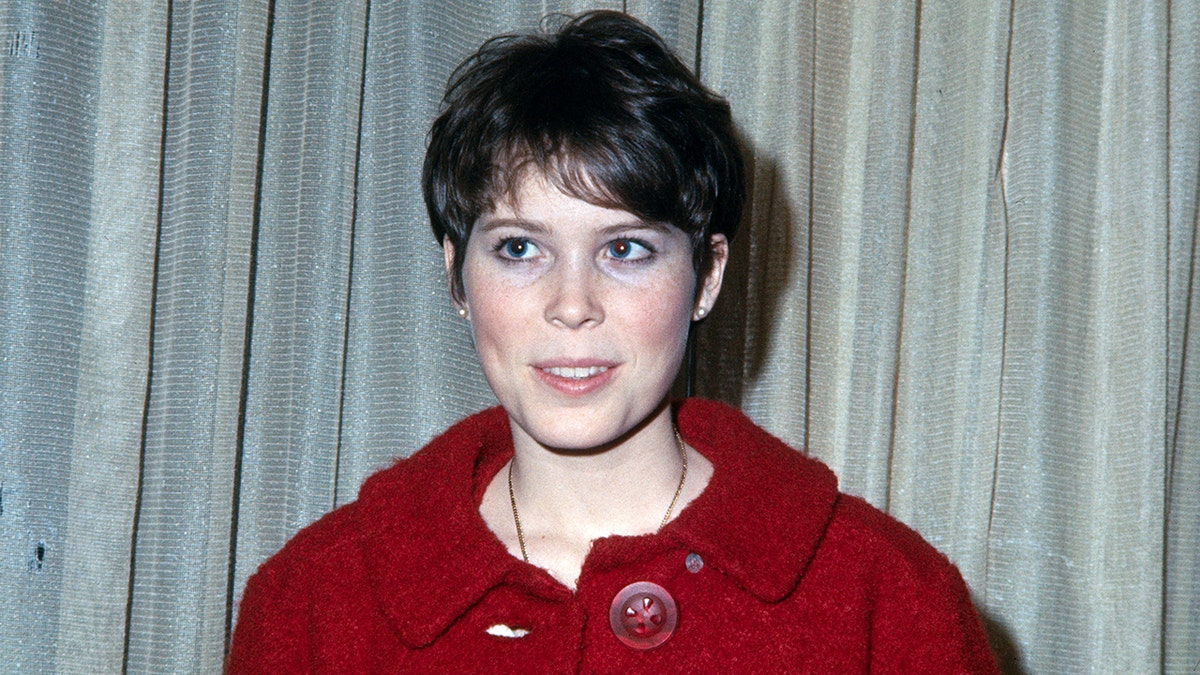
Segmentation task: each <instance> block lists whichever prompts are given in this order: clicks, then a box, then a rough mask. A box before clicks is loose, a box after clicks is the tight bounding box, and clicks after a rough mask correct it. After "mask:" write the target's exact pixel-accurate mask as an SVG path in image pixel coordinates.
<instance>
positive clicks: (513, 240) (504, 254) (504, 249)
mask: <svg viewBox="0 0 1200 675" xmlns="http://www.w3.org/2000/svg"><path fill="white" fill-rule="evenodd" d="M620 243H625V244H629V245H631V246H632V247H639V248H641V249H643V250H645V251H646V253H645V254H644V255H642V256H641V257H637V258H627V257H626V258H622V257H619V256H617V255H613V251H612V249H613V247H614V246H616V245H617V244H620ZM514 245H519V246H524V247H532V248H533V249H534V250H535V251H536V250H537V249H538V246H537V244H535V243H533V242H532V241H530V240H529V239H527V238H525V237H504V238H503V239H501V240H500V241H498V242H496V244H495V245H494V246H492V252H493V253H494V254H496V255H497V256H498V257H499V258H500V259H501V260H505V261H508V262H518V261H521V260H524V259H525V255H524V254H525V253H526V252H527V250H528V249H527V248H526V249H525V250H522V251H521V252H520V253H519V254H516V255H514V254H513V253H512V252H511V251H510V250H509V248H510V247H512V246H514ZM604 249H605V252H606V253H607V254H609V255H610V256H611V257H612V259H613V260H616V261H618V262H623V263H644V262H647V261H649V260H650V259H652V258H654V257H655V255H656V254H657V253H658V249H656V248H655V247H654V246H652V245H651V244H650V243H649V242H647V241H645V240H642V239H635V238H633V237H618V238H616V239H613V240H612V241H610V242H608V243H607V244H605V246H604ZM631 253H632V251H631Z"/></svg>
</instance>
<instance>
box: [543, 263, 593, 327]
mask: <svg viewBox="0 0 1200 675" xmlns="http://www.w3.org/2000/svg"><path fill="white" fill-rule="evenodd" d="M597 274H598V272H597V271H596V270H594V269H592V267H591V266H590V265H588V264H586V263H578V262H576V263H572V264H566V265H563V266H561V267H560V268H559V269H558V270H557V274H554V275H551V278H550V279H547V280H546V281H547V282H548V286H549V293H548V296H549V297H548V299H547V302H546V321H548V322H550V323H551V324H553V325H555V326H561V327H564V328H584V327H587V326H592V325H599V324H601V323H603V322H604V303H603V302H602V301H601V298H600V293H601V291H602V289H601V288H600V286H601V285H602V282H601V280H600V279H598V278H597Z"/></svg>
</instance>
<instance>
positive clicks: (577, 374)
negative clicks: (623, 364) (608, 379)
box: [542, 366, 608, 380]
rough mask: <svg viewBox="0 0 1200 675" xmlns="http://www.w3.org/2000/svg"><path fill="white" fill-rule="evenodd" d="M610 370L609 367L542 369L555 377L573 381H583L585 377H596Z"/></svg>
mask: <svg viewBox="0 0 1200 675" xmlns="http://www.w3.org/2000/svg"><path fill="white" fill-rule="evenodd" d="M606 370H608V366H592V367H590V368H562V367H557V366H556V367H554V368H542V372H544V373H549V374H550V375H553V376H555V377H566V378H570V379H572V380H582V379H583V378H585V377H594V376H596V375H599V374H600V373H603V372H604V371H606Z"/></svg>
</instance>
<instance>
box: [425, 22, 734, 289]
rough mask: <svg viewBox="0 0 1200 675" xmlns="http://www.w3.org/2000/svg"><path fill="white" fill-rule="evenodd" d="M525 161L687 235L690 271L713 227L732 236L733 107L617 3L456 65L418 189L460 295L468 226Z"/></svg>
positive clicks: (560, 182) (559, 182) (592, 197)
mask: <svg viewBox="0 0 1200 675" xmlns="http://www.w3.org/2000/svg"><path fill="white" fill-rule="evenodd" d="M530 169H533V170H536V172H538V173H540V174H541V175H543V176H545V178H546V179H547V180H548V181H549V182H550V183H552V184H553V185H555V186H556V187H557V188H558V189H560V190H562V191H563V192H564V193H565V194H568V195H570V196H572V197H575V198H577V199H582V200H583V201H586V202H589V203H591V204H594V205H597V206H604V207H608V208H618V209H622V210H625V211H629V212H630V213H632V214H634V215H635V216H637V217H638V218H641V219H643V220H646V221H648V222H659V223H666V224H670V225H673V226H675V227H677V228H679V229H681V230H683V231H684V232H686V233H688V234H689V235H690V238H691V242H692V258H693V267H694V270H695V272H696V274H697V279H699V275H701V274H702V273H704V272H705V271H707V270H708V265H709V263H710V246H709V241H710V237H711V236H712V235H713V234H718V233H719V234H724V235H725V236H726V237H727V238H728V239H730V240H732V239H733V235H734V232H735V231H736V230H737V225H738V219H739V218H740V216H741V211H742V202H743V200H744V194H745V188H744V181H745V179H744V168H743V162H742V155H741V151H740V148H739V146H738V142H737V138H736V136H735V133H734V129H733V120H732V116H731V115H730V111H729V104H728V103H726V102H725V100H724V99H723V98H721V97H720V96H718V95H717V94H714V93H713V92H711V91H709V90H708V89H706V88H705V87H704V85H702V84H700V81H699V80H698V79H697V78H696V77H695V76H694V75H692V73H691V71H689V70H688V68H687V67H686V66H685V65H683V63H682V62H681V61H680V60H679V59H678V58H677V57H676V56H675V55H674V54H673V53H672V52H671V50H670V48H669V47H667V45H666V43H664V42H663V40H662V38H660V37H659V36H658V35H657V34H656V33H655V32H654V31H653V30H651V29H650V28H649V27H647V26H646V25H645V24H643V23H641V22H640V21H638V20H637V19H634V18H632V17H630V16H627V15H625V14H621V13H619V12H610V11H595V12H588V13H586V14H582V15H579V16H577V17H575V18H573V19H570V20H569V21H566V22H565V23H563V24H562V25H561V27H560V28H558V29H557V30H555V31H553V32H548V31H545V30H543V32H540V33H535V34H530V35H509V36H502V37H497V38H493V39H491V40H489V41H487V42H486V43H484V45H483V46H482V47H480V49H479V51H478V52H476V53H475V54H474V55H472V56H471V57H470V58H468V59H467V60H466V61H464V62H463V64H462V65H460V66H459V67H458V69H457V70H455V71H454V74H453V75H452V76H451V78H450V82H449V85H448V86H447V88H446V95H445V98H444V99H443V101H442V112H441V114H440V115H439V116H438V118H437V119H436V120H435V121H434V123H433V127H432V128H431V129H430V132H429V148H428V151H427V152H426V154H425V165H424V167H423V170H422V175H421V187H422V190H423V192H424V196H425V206H426V208H427V209H428V211H429V219H430V223H431V225H432V227H433V234H434V236H435V237H437V239H438V241H439V242H440V243H441V244H442V245H443V246H444V245H445V242H446V240H447V239H449V241H450V242H451V243H452V244H454V260H453V270H452V278H451V289H452V292H453V294H454V296H455V298H456V299H461V297H462V266H463V260H464V256H465V254H466V248H467V246H466V244H467V240H468V239H469V238H470V236H471V228H472V227H473V226H474V224H475V222H476V221H477V220H478V219H479V218H480V217H481V216H483V215H484V214H486V213H487V212H488V211H490V210H491V209H492V208H493V207H494V206H495V205H496V204H498V203H500V202H501V201H502V200H506V199H514V198H515V196H516V194H517V191H518V190H519V188H520V182H521V180H522V178H523V177H524V176H526V175H527V173H526V172H527V171H528V170H530Z"/></svg>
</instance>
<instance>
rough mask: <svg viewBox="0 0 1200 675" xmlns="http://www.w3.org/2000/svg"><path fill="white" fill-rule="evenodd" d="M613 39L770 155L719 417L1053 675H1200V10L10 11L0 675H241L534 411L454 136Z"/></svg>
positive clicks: (251, 6)
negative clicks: (430, 131)
mask: <svg viewBox="0 0 1200 675" xmlns="http://www.w3.org/2000/svg"><path fill="white" fill-rule="evenodd" d="M593 7H604V8H609V9H623V10H626V11H629V12H630V13H632V14H634V15H636V16H639V17H640V18H642V19H644V20H646V21H647V22H648V23H649V24H650V25H652V26H653V27H654V28H655V29H656V30H658V31H659V32H660V33H661V34H662V35H663V36H664V37H665V38H666V39H667V40H668V41H669V42H671V43H672V44H673V45H675V46H676V48H677V50H678V52H679V53H680V55H681V56H682V57H683V58H684V60H685V61H687V62H689V63H691V64H694V66H695V67H696V68H697V69H698V71H699V72H700V74H701V77H702V79H704V80H705V82H707V83H708V84H709V86H711V87H712V88H714V89H715V90H717V91H719V92H721V93H723V94H724V95H726V96H727V97H728V98H729V100H730V103H731V104H732V106H733V108H734V114H735V117H736V119H737V121H738V124H739V127H740V129H741V132H742V134H743V137H744V139H745V144H746V148H747V154H748V159H749V167H750V175H751V194H750V199H749V202H748V206H747V212H746V216H745V218H744V220H743V229H742V231H741V233H739V236H738V239H737V240H736V241H735V244H734V254H733V260H732V261H731V268H730V270H729V273H728V275H727V280H726V285H725V290H724V293H723V295H722V298H721V300H720V301H719V303H718V306H717V308H716V310H715V311H714V313H713V316H712V317H711V318H710V319H708V320H706V322H705V323H704V325H702V326H701V327H700V329H699V331H698V334H697V351H696V354H697V358H696V363H695V365H694V369H693V384H694V387H695V389H696V391H697V392H698V393H699V394H701V395H704V396H708V397H714V398H720V399H723V400H726V401H729V402H731V403H734V404H736V405H739V406H740V407H742V408H743V409H744V410H746V411H747V412H748V413H749V414H750V415H751V416H752V417H753V418H754V419H756V420H757V421H758V422H759V423H760V424H762V425H763V426H765V427H766V428H768V429H769V430H771V431H772V432H774V433H776V434H777V435H779V436H781V437H782V438H784V439H785V440H787V441H789V442H791V443H793V444H795V445H796V446H797V447H806V448H807V449H808V452H810V453H811V454H813V455H814V456H817V457H819V458H821V459H823V460H824V461H825V462H827V463H828V464H829V465H830V466H831V467H832V468H833V469H834V470H835V471H836V472H837V473H838V475H839V477H840V479H841V484H842V488H843V489H844V490H846V491H848V492H851V493H854V494H859V495H862V496H864V497H866V498H867V499H868V500H870V501H871V502H872V503H874V504H876V505H878V506H880V507H881V508H884V509H886V510H888V511H889V512H891V513H892V514H894V515H896V516H897V517H899V518H900V519H902V520H904V521H905V522H907V523H908V524H910V525H912V526H913V527H915V528H916V529H917V530H918V531H920V532H921V533H922V534H923V535H924V536H925V537H926V538H927V539H929V540H930V541H931V542H932V543H933V544H934V545H935V546H937V547H938V548H939V549H941V550H942V551H944V552H945V553H947V555H949V556H950V558H951V559H952V560H954V561H955V562H956V563H957V564H958V565H959V567H960V569H961V570H962V571H963V574H964V576H965V577H966V579H967V581H968V584H969V585H970V587H971V589H972V592H973V594H974V599H975V601H976V605H977V606H978V607H979V609H980V611H981V612H982V613H983V615H984V617H985V620H986V621H987V623H988V624H989V629H990V631H991V633H992V636H993V638H994V643H995V648H996V650H997V653H998V654H1000V656H1001V657H1002V660H1003V662H1004V664H1005V667H1006V669H1007V670H1008V671H1009V672H1014V673H1041V672H1046V673H1058V672H1160V671H1161V672H1170V673H1189V672H1195V669H1196V668H1197V667H1198V665H1200V490H1198V489H1197V486H1200V366H1198V365H1197V354H1200V326H1198V327H1197V328H1196V330H1193V329H1192V328H1193V326H1194V325H1195V324H1196V323H1197V322H1198V321H1200V289H1195V288H1194V282H1193V280H1194V277H1195V272H1196V270H1197V251H1196V237H1195V233H1196V227H1197V220H1198V213H1200V201H1198V200H1200V190H1198V185H1200V5H1197V4H1196V3H1194V2H1191V1H1190V0H1188V1H1183V0H1174V1H1171V2H1151V1H1150V0H1125V1H1120V0H1107V1H1105V2H1094V3H1093V2H1087V3H1085V2H1073V1H1072V0H1041V1H1036V2H1035V1H1025V0H1015V1H1013V2H1008V1H1004V2H1000V1H993V2H978V3H952V2H918V1H917V0H911V1H908V2H886V1H884V0H873V1H866V2H858V1H855V2H848V1H845V0H842V1H840V2H832V1H828V0H805V1H803V2H801V1H799V0H791V1H786V0H763V1H760V2H742V1H737V0H676V1H667V0H662V1H657V0H640V1H635V0H629V1H627V2H620V1H616V2H606V3H597V2H518V1H515V0H508V1H504V0H492V1H490V2H486V1H485V2H480V1H478V0H473V1H471V2H466V1H465V0H453V1H446V0H439V1H438V2H421V1H418V0H411V1H408V2H382V1H380V0H375V1H374V2H371V1H370V0H338V1H337V2H315V1H312V0H195V1H193V2H179V1H176V2H165V1H161V0H160V1H158V2H145V3H126V2H92V3H69V7H68V5H66V4H63V3H58V2H48V1H46V0H0V158H2V161H0V340H2V342H0V654H3V657H2V658H0V671H2V672H13V673H18V672H20V673H28V672H63V673H69V672H80V673H93V672H119V671H122V670H125V671H128V672H138V673H142V672H145V673H157V672H217V671H219V670H220V667H221V663H222V659H223V656H224V649H225V644H226V640H227V636H228V632H229V629H230V626H231V624H232V622H233V620H234V618H235V608H236V602H237V598H238V596H239V594H240V591H241V588H242V586H243V585H244V583H245V579H246V578H247V577H248V576H249V575H250V574H251V573H252V572H253V571H254V569H255V568H256V567H257V565H258V564H259V563H260V562H261V561H262V560H264V559H265V558H266V557H267V556H268V555H270V554H271V553H272V552H273V551H275V550H276V549H278V547H279V546H281V545H282V544H283V542H284V541H286V540H287V538H288V537H289V536H291V535H292V534H293V533H294V532H295V531H296V530H297V529H299V528H300V527H302V526H304V525H305V524H307V523H309V522H311V521H312V520H314V519H315V518H317V517H319V516H320V515H321V514H322V513H324V512H326V511H328V510H329V509H331V508H333V507H334V506H336V505H338V504H342V503H345V502H347V501H350V500H352V499H353V498H354V496H355V493H356V491H357V489H358V486H359V484H360V483H361V482H362V480H363V479H364V478H365V477H366V476H367V475H369V474H370V473H372V472H373V471H375V470H377V469H378V468H381V467H382V466H385V465H386V464H387V463H388V462H389V461H390V460H391V459H393V458H395V457H398V456H404V455H407V454H410V453H411V452H413V451H415V450H416V449H418V448H419V447H420V446H421V445H423V444H424V442H425V441H427V440H428V439H429V438H430V437H432V436H433V435H434V434H436V433H438V432H439V431H441V430H442V429H444V428H445V427H446V426H448V425H449V424H450V423H451V422H453V421H454V420H456V419H458V418H460V417H461V416H463V415H465V414H468V413H470V412H473V411H475V410H477V409H479V408H481V407H484V406H487V405H491V404H492V403H493V399H492V398H491V395H490V393H489V391H488V390H487V387H486V384H485V383H484V382H483V379H482V376H481V374H480V372H479V369H478V365H477V363H476V361H475V357H474V353H473V351H472V347H471V344H470V337H469V334H468V331H467V327H466V326H465V324H464V323H463V322H462V321H461V320H460V319H458V317H457V316H456V315H455V314H454V312H453V311H452V309H451V307H450V305H449V302H448V299H447V294H446V290H445V280H444V276H443V273H442V271H441V265H442V263H441V252H440V249H439V248H438V246H437V244H436V242H434V241H433V238H432V236H431V235H430V232H429V229H428V224H427V221H426V217H425V214H424V208H423V205H422V202H421V198H420V193H419V187H418V175H419V171H420V164H421V158H422V155H423V151H424V139H425V132H426V129H427V128H428V125H429V122H430V121H431V120H432V117H433V116H434V114H435V113H436V110H437V107H438V100H439V99H440V96H441V92H442V88H443V86H444V83H445V81H446V79H447V77H448V76H449V74H450V71H451V70H452V69H453V67H454V66H455V65H457V63H458V62H459V61H461V60H462V58H464V57H465V56H466V55H467V54H469V53H470V52H471V51H473V50H474V48H475V47H477V46H478V44H479V43H480V42H482V41H483V40H484V39H486V38H487V37H489V36H492V35H495V34H497V33H501V32H510V31H515V30H526V29H529V28H531V27H534V26H536V25H537V24H538V22H539V21H540V20H541V17H543V16H544V15H545V14H547V13H549V12H556V11H560V12H568V13H573V12H578V11H582V10H585V9H589V8H593Z"/></svg>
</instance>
